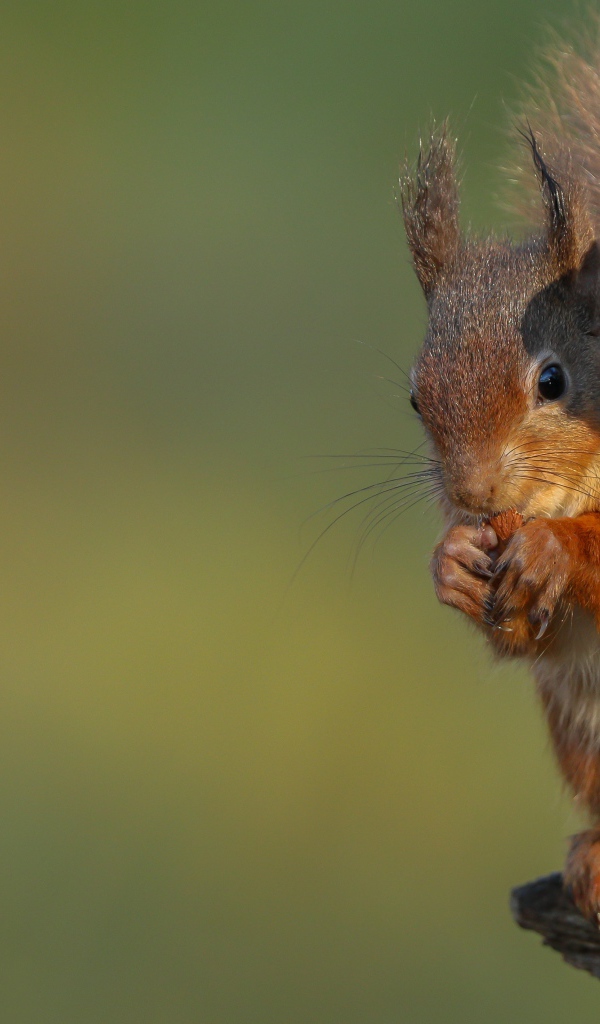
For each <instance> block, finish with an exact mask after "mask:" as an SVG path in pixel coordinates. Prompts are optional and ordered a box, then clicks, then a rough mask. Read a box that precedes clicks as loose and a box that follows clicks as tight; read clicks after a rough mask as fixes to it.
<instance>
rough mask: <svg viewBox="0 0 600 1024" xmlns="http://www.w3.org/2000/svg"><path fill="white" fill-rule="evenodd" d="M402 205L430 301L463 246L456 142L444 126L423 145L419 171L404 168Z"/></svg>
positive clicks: (423, 283)
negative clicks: (444, 272) (425, 146)
mask: <svg viewBox="0 0 600 1024" xmlns="http://www.w3.org/2000/svg"><path fill="white" fill-rule="evenodd" d="M400 202H401V206H402V214H403V217H404V226H405V229H406V237H407V239H408V245H409V248H410V251H411V253H412V258H413V263H414V266H415V270H416V273H417V277H418V278H419V281H420V283H421V287H422V289H423V291H424V292H425V296H426V297H427V298H429V297H430V295H431V294H432V292H433V291H434V289H435V287H436V284H437V282H438V279H439V277H440V274H441V273H442V271H443V269H444V267H445V266H447V265H448V264H449V263H450V262H451V261H452V260H453V258H454V257H455V255H456V253H457V251H458V249H459V246H460V228H459V224H458V207H459V198H458V185H457V181H456V155H455V147H454V142H453V141H452V140H451V139H449V138H448V127H447V124H446V123H444V124H443V125H442V126H441V127H440V128H439V129H434V130H433V131H432V132H431V136H430V140H429V148H428V149H427V150H426V151H425V150H424V149H423V147H422V146H421V150H420V152H419V158H418V160H417V165H416V168H415V169H414V170H413V169H411V168H410V167H409V166H408V165H405V167H404V169H403V174H402V176H401V178H400Z"/></svg>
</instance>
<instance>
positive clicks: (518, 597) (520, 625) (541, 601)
mask: <svg viewBox="0 0 600 1024" xmlns="http://www.w3.org/2000/svg"><path fill="white" fill-rule="evenodd" d="M571 565H572V563H571V556H570V553H569V551H568V550H567V548H566V546H565V544H564V543H563V538H562V537H561V536H560V533H559V530H558V529H557V524H556V521H555V520H552V519H534V520H532V521H530V522H528V523H525V525H524V526H522V527H520V529H518V530H517V531H516V532H515V533H514V534H513V536H512V537H511V539H510V540H509V542H508V544H507V547H506V550H505V551H504V553H503V554H502V556H501V557H500V559H499V561H498V563H497V565H496V567H495V570H494V580H493V585H492V587H491V590H492V593H491V594H490V596H489V598H488V601H487V606H486V618H485V620H484V621H485V622H486V623H487V625H489V626H490V627H492V628H493V629H495V630H501V631H503V632H502V637H501V638H499V637H496V638H495V639H496V641H497V645H498V646H499V647H501V648H502V649H503V652H504V653H507V654H526V653H530V652H531V651H533V650H535V645H536V643H537V642H538V641H541V640H542V638H543V637H544V635H545V634H546V630H547V628H548V626H549V624H550V622H551V619H552V617H553V615H554V613H555V611H556V608H557V605H558V603H559V601H560V599H561V597H562V596H563V594H564V592H565V589H566V587H567V584H568V582H569V577H570V573H571Z"/></svg>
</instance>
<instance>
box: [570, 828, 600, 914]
mask: <svg viewBox="0 0 600 1024" xmlns="http://www.w3.org/2000/svg"><path fill="white" fill-rule="evenodd" d="M563 881H564V885H565V888H566V889H567V890H568V891H569V892H570V894H571V897H572V899H573V902H574V903H575V904H576V905H577V907H578V908H579V910H580V911H581V913H582V914H583V916H584V917H587V918H588V920H590V921H593V922H594V923H595V924H597V925H598V927H600V827H597V828H592V829H589V830H588V831H587V832H580V833H579V835H576V836H573V838H572V840H571V849H570V851H569V856H568V857H567V863H566V865H565V870H564V874H563Z"/></svg>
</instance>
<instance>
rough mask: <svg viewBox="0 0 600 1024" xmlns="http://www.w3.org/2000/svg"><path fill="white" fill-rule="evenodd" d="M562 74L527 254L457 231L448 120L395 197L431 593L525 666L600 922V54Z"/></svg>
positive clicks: (572, 57) (549, 118)
mask: <svg viewBox="0 0 600 1024" xmlns="http://www.w3.org/2000/svg"><path fill="white" fill-rule="evenodd" d="M550 63H551V65H552V67H553V79H552V84H551V85H546V86H544V87H541V86H540V87H539V88H538V90H537V92H536V96H535V100H534V101H532V106H531V113H530V118H529V120H531V121H532V123H533V128H531V127H529V126H527V127H526V128H524V129H523V130H522V132H521V142H522V140H523V138H525V140H526V142H527V145H528V148H529V151H530V155H531V157H532V161H531V165H532V167H531V171H532V174H531V177H532V180H534V181H536V180H537V185H538V191H539V192H541V202H539V199H538V202H539V209H540V212H541V214H542V219H541V226H540V227H539V230H538V231H537V232H536V233H534V234H532V235H531V236H530V237H529V238H528V239H526V240H525V241H523V242H519V243H513V242H510V241H509V240H498V239H494V238H491V239H486V240H481V239H477V238H472V237H466V236H464V235H463V234H462V233H461V230H460V227H459V222H458V207H459V197H458V185H457V181H456V171H455V147H454V143H453V142H452V140H451V139H450V137H449V133H448V129H447V127H446V126H445V125H444V126H443V127H442V128H441V129H438V130H435V131H434V132H433V133H432V135H431V138H430V141H429V145H428V147H427V149H422V150H421V153H420V156H419V160H418V162H417V166H416V169H415V171H413V172H412V173H411V172H410V170H409V169H407V168H405V169H404V173H403V177H402V179H401V196H402V210H403V215H404V222H405V226H406V232H407V238H408V244H409V247H410V250H411V253H412V256H413V261H414V265H415V269H416V272H417V276H418V278H419V281H420V283H421V286H422V288H423V291H424V293H425V296H426V299H427V304H428V310H429V320H428V328H427V334H426V337H425V341H424V344H423V347H422V350H421V353H420V355H419V357H418V359H417V362H416V365H415V367H414V371H413V377H412V382H413V384H412V386H413V393H414V397H415V400H416V402H417V403H418V407H419V411H420V414H421V417H422V420H423V425H424V427H425V431H426V434H427V437H428V439H429V442H430V445H431V448H432V450H433V454H434V457H435V459H436V465H437V472H438V475H439V477H440V482H441V484H442V485H443V499H442V508H443V512H444V515H445V519H446V527H447V529H446V534H445V536H444V538H443V539H442V541H441V542H440V544H439V545H438V547H437V548H436V550H435V552H434V556H433V559H432V566H431V569H432V575H433V579H434V584H435V587H436V592H437V594H438V597H439V599H440V600H441V601H442V602H443V603H445V604H449V605H451V606H453V607H456V608H458V609H460V610H461V611H463V612H464V613H465V614H467V615H468V616H469V617H470V618H472V619H473V620H474V621H475V622H477V623H478V625H479V626H480V627H481V629H482V630H483V631H484V633H485V635H486V637H487V639H488V641H489V642H490V644H491V645H492V647H493V648H494V649H495V650H496V651H497V653H499V654H501V655H519V656H525V657H527V658H529V659H530V660H531V663H532V668H533V673H534V677H535V679H536V683H537V687H538V691H539V693H540V697H541V701H542V705H543V707H544V709H545V712H546V715H547V718H548V723H549V728H550V733H551V737H552V740H553V744H554V748H555V751H556V755H557V759H558V763H559V765H560V767H561V770H562V773H563V775H564V777H565V779H566V780H567V782H568V783H569V784H570V786H571V787H572V788H573V789H574V791H575V792H576V794H577V796H578V797H579V799H580V801H581V802H582V803H583V804H584V805H585V806H586V807H587V808H588V810H589V811H590V813H591V815H592V817H593V818H594V820H595V821H596V822H597V823H598V824H597V828H596V829H595V830H593V831H592V832H589V833H584V834H583V835H582V836H580V837H577V839H576V840H575V841H574V843H573V847H572V850H571V854H570V857H569V862H568V867H567V871H566V879H567V883H568V884H570V885H571V886H572V888H573V892H574V895H575V898H576V899H577V902H578V904H579V906H580V907H581V909H582V910H583V912H584V913H586V914H587V915H588V916H593V917H594V918H595V917H596V916H597V915H599V914H600V244H599V240H600V49H599V51H598V53H597V54H595V55H594V56H593V58H589V57H588V58H585V57H582V56H579V55H577V53H576V52H575V51H574V50H569V49H566V50H565V51H564V52H560V53H558V54H555V55H553V56H552V57H551V58H550ZM534 115H535V116H536V117H537V123H536V121H535V118H534ZM525 124H527V125H528V122H527V121H526V122H525ZM538 124H539V126H540V127H539V129H538ZM549 363H558V364H560V366H561V367H562V368H563V370H564V372H565V374H566V378H567V383H568V387H567V390H566V391H565V394H564V395H563V396H561V397H560V398H559V399H558V400H556V401H544V398H543V395H542V396H541V397H540V391H539V390H538V382H539V377H540V372H541V371H542V369H543V368H544V367H545V366H547V365H549ZM508 510H512V512H511V513H510V514H509V512H508ZM509 515H510V516H512V517H513V521H512V526H511V528H510V529H508V530H505V531H504V533H505V536H502V533H503V527H502V529H501V528H500V525H501V524H504V525H506V522H507V521H508V520H507V518H506V517H507V516H509ZM498 516H499V517H500V519H498V518H496V520H495V521H496V523H497V525H498V526H499V529H498V533H496V532H495V531H494V529H493V523H494V517H498ZM503 517H504V518H503ZM599 920H600V918H599Z"/></svg>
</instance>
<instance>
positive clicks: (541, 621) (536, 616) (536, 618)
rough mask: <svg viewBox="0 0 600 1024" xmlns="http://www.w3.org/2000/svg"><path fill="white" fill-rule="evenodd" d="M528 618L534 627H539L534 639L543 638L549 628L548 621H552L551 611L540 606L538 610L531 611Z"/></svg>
mask: <svg viewBox="0 0 600 1024" xmlns="http://www.w3.org/2000/svg"><path fill="white" fill-rule="evenodd" d="M528 618H529V621H530V623H531V625H532V626H533V628H534V629H535V627H536V626H537V627H538V631H537V633H536V635H535V638H534V639H535V640H541V639H542V637H543V635H544V633H545V632H546V630H547V629H548V623H549V622H550V612H549V611H548V609H547V608H540V610H539V611H538V612H535V613H534V612H530V613H529V615H528Z"/></svg>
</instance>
